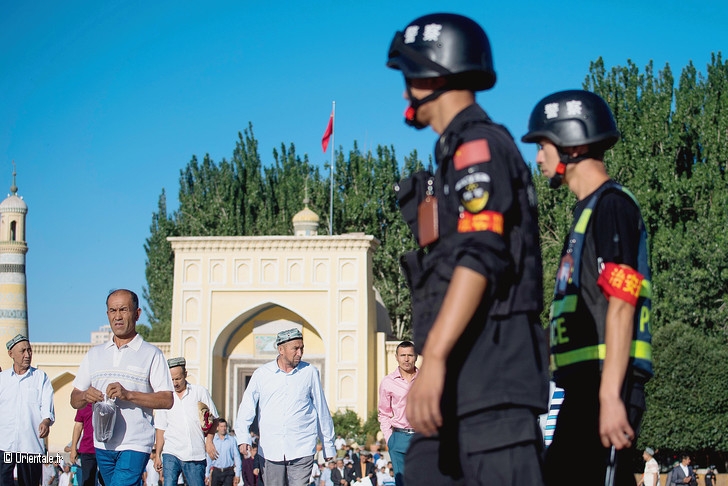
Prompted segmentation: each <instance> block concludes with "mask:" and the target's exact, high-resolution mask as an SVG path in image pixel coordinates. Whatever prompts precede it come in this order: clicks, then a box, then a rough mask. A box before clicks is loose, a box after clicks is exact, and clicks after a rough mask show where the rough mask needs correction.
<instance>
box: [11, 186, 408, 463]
mask: <svg viewBox="0 0 728 486" xmlns="http://www.w3.org/2000/svg"><path fill="white" fill-rule="evenodd" d="M13 186H14V184H13ZM13 196H14V197H16V198H17V197H18V196H17V195H15V194H13V195H12V196H9V198H10V197H13ZM9 198H8V199H9ZM8 199H6V200H5V201H4V202H3V203H1V204H0V213H2V214H0V218H2V219H0V263H2V262H3V261H4V260H3V258H4V257H5V258H6V259H7V258H10V260H13V262H15V260H18V256H17V248H18V247H23V248H24V251H23V252H22V256H23V265H24V257H25V251H27V245H26V244H25V241H24V236H23V238H21V239H20V240H18V236H19V235H18V233H17V231H16V233H15V234H14V237H15V238H16V241H14V242H13V241H10V238H11V237H12V236H13V235H11V234H10V232H9V231H8V232H5V230H4V228H5V226H3V224H5V222H6V212H5V211H4V210H3V206H4V205H6V202H7V201H8ZM304 202H306V201H304ZM12 203H13V205H12V208H16V209H17V207H19V205H18V204H17V201H15V200H14V199H13V200H12ZM6 206H8V207H10V206H11V205H10V204H8V205H6ZM14 210H15V209H14ZM17 213H18V211H16V212H15V213H11V214H10V215H9V216H8V218H16V230H17V228H18V227H19V219H22V228H23V235H24V225H25V214H26V213H27V206H25V212H22V214H20V215H18V214H17ZM20 216H22V217H20ZM293 226H294V234H293V235H291V236H261V237H175V238H170V239H169V240H170V243H171V245H172V249H173V251H174V255H175V266H174V294H173V311H172V326H171V336H170V342H168V343H155V344H156V345H157V346H158V347H159V348H160V349H161V350H162V351H163V352H164V354H165V356H166V357H167V358H172V357H177V356H184V357H185V359H186V360H187V369H188V380H189V381H190V382H191V383H198V384H202V385H204V386H206V387H207V388H208V389H209V390H210V392H211V394H212V397H213V400H214V402H215V404H216V406H217V409H218V411H219V413H220V415H221V416H224V417H225V418H226V419H227V420H228V422H230V423H234V421H235V415H236V412H237V408H238V405H239V404H240V401H241V399H242V395H243V391H244V390H245V386H246V385H247V383H248V380H249V379H250V377H251V375H252V373H253V371H254V370H255V369H256V368H258V367H259V366H261V365H262V364H264V363H266V362H268V361H270V360H272V359H275V357H276V355H277V350H276V348H275V345H274V341H275V335H276V334H277V333H278V331H281V330H284V329H290V328H294V327H295V328H298V329H300V330H301V331H302V333H303V337H304V346H305V349H304V360H305V361H307V362H309V363H311V364H312V365H314V366H316V368H318V370H319V372H320V374H321V380H322V384H323V388H324V392H325V394H326V399H327V402H328V405H329V408H330V410H331V412H332V413H334V412H336V411H344V410H347V409H348V410H353V411H355V412H356V413H357V414H358V415H359V416H360V417H361V418H362V419H363V420H364V419H366V417H367V416H368V414H369V413H370V412H371V411H372V410H376V407H377V399H378V385H379V382H380V381H381V380H382V378H383V377H384V376H385V375H386V374H387V373H389V372H391V371H392V370H393V369H394V368H396V366H397V364H396V360H395V359H394V350H395V347H396V345H397V344H398V341H392V340H391V324H390V322H389V319H388V317H387V313H386V310H385V309H384V305H383V303H382V302H381V298H379V296H378V294H377V291H376V289H375V288H374V285H373V273H372V255H373V253H374V252H375V251H376V250H377V247H378V245H379V242H378V240H377V239H376V238H374V237H373V236H370V235H365V234H363V233H353V234H344V235H333V236H322V235H318V234H317V228H318V216H317V215H316V214H315V213H314V212H313V211H311V210H310V209H309V208H308V207H307V205H306V207H305V208H304V210H303V211H301V212H300V213H298V214H297V215H296V216H295V217H294V220H293ZM6 233H7V234H6ZM18 241H20V242H21V243H18ZM9 250H16V252H15V253H13V252H11V251H9ZM8 254H10V255H11V257H7V256H6V255H8ZM12 255H15V256H12ZM14 265H18V263H17V262H16V263H14ZM7 268H11V269H13V270H16V271H17V270H18V267H5V266H3V267H2V268H1V269H0V270H2V271H1V272H0V292H1V291H6V292H10V291H12V292H15V294H16V295H15V296H14V297H13V299H14V301H15V302H20V300H22V301H23V303H24V302H25V275H24V267H23V277H22V282H20V283H17V282H16V281H19V280H20V279H19V278H18V276H17V275H15V276H13V275H11V276H10V277H9V276H8V275H6V272H5V270H7ZM11 277H12V278H11ZM8 280H11V281H13V282H16V283H14V284H13V285H15V287H7V285H9V284H6V281H8ZM11 283H12V282H11ZM21 284H22V285H21ZM3 286H5V287H3ZM21 287H22V289H21ZM8 289H9V290H8ZM19 289H21V290H19ZM132 290H135V289H132ZM17 294H22V298H21V297H18V295H17ZM4 299H5V294H3V295H2V299H0V334H3V335H8V334H12V335H10V336H9V337H7V338H6V339H5V341H7V340H8V339H10V338H11V337H12V336H14V335H15V334H16V333H17V332H19V331H18V329H20V327H22V326H21V325H18V324H17V322H15V321H12V322H11V321H7V317H8V316H11V317H12V316H17V315H18V314H17V313H16V314H13V313H12V312H5V313H4V314H3V312H4V309H5V308H4V307H3V303H4V302H6V301H5V300H4ZM18 305H19V304H18ZM5 307H8V305H5ZM22 310H25V307H23V308H22ZM3 315H5V316H6V319H5V320H2V319H3ZM25 315H27V313H26V314H25ZM6 321H7V322H6ZM6 324H7V325H6ZM21 324H22V323H21ZM24 330H25V331H26V332H30V335H29V337H30V339H31V344H32V347H33V366H36V367H38V368H40V369H42V370H43V371H45V372H46V374H48V376H49V378H50V379H51V381H52V384H53V388H54V392H55V398H54V405H55V412H56V422H55V424H54V425H53V426H52V427H51V432H50V434H49V437H48V450H49V452H50V453H55V452H59V451H62V450H63V448H64V447H65V446H66V445H67V444H68V443H69V442H70V440H71V436H72V429H73V423H74V416H75V410H73V409H72V408H71V406H70V404H69V401H70V394H71V390H72V389H73V379H74V378H75V374H76V370H77V369H78V366H79V364H80V362H81V360H82V359H83V357H84V356H85V354H86V353H87V352H88V350H89V349H90V348H91V347H92V346H93V345H94V344H92V343H90V342H89V343H43V342H34V341H33V332H32V331H33V330H32V324H31V325H30V328H29V329H28V324H27V318H26V320H25V328H24ZM97 334H98V333H97ZM102 335H103V333H102ZM95 339H96V340H97V339H98V336H96V337H95ZM102 339H103V337H102ZM5 341H3V342H5ZM0 366H1V367H2V368H3V369H6V367H7V366H10V360H9V357H8V356H7V354H6V353H2V358H1V359H0Z"/></svg>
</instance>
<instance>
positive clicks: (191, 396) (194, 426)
mask: <svg viewBox="0 0 728 486" xmlns="http://www.w3.org/2000/svg"><path fill="white" fill-rule="evenodd" d="M198 402H202V403H204V404H205V405H207V408H209V409H210V414H211V415H212V416H213V417H217V408H215V404H214V403H213V402H212V397H211V396H210V392H209V391H207V389H206V388H205V387H203V386H200V385H192V384H190V383H187V386H186V388H185V391H184V392H183V395H182V398H180V397H179V396H178V395H177V392H175V393H174V405H172V408H170V409H169V410H157V412H156V413H155V414H154V427H155V428H157V429H159V430H163V431H164V447H163V448H162V454H172V455H173V456H175V457H176V458H177V459H179V460H180V461H185V462H187V461H204V460H205V458H206V457H207V452H206V451H205V434H204V433H203V432H202V425H201V424H200V412H199V408H198V406H197V404H198ZM157 452H159V451H157Z"/></svg>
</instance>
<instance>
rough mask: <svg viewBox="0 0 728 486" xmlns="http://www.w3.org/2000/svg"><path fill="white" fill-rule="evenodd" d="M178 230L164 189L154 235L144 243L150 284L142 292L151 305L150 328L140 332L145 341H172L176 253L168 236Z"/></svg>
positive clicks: (173, 234)
mask: <svg viewBox="0 0 728 486" xmlns="http://www.w3.org/2000/svg"><path fill="white" fill-rule="evenodd" d="M176 230H177V229H176V225H175V222H174V220H173V219H172V218H170V217H169V215H168V214H167V195H166V194H165V192H164V190H162V194H161V195H160V196H159V203H158V206H157V212H156V213H154V214H153V215H152V225H151V227H150V228H149V232H150V235H149V238H147V241H146V243H145V244H144V250H145V251H146V253H147V261H146V268H145V274H146V277H147V285H146V286H145V287H144V288H143V289H142V296H143V297H144V299H145V300H146V301H147V304H148V305H149V307H148V308H146V309H145V313H146V315H147V318H148V320H149V327H146V326H145V327H144V328H141V327H140V332H141V333H142V335H143V336H144V339H147V340H149V341H154V342H163V341H169V333H170V330H171V325H172V287H173V284H174V282H173V279H174V254H173V253H172V247H171V245H170V244H169V242H168V241H167V237H168V236H175V235H176V234H177V233H176Z"/></svg>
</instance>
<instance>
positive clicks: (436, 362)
mask: <svg viewBox="0 0 728 486" xmlns="http://www.w3.org/2000/svg"><path fill="white" fill-rule="evenodd" d="M444 385H445V361H444V360H440V359H437V358H434V357H432V358H427V359H425V360H424V361H423V363H422V366H421V367H420V373H419V375H417V379H416V380H414V383H413V384H412V388H411V389H410V391H409V394H408V395H407V410H406V414H407V420H408V421H409V423H410V424H411V425H412V427H414V429H415V430H416V431H417V432H420V433H422V434H424V435H426V436H432V435H434V434H436V433H437V429H438V428H439V427H440V426H442V414H441V412H440V399H441V398H442V389H443V387H444Z"/></svg>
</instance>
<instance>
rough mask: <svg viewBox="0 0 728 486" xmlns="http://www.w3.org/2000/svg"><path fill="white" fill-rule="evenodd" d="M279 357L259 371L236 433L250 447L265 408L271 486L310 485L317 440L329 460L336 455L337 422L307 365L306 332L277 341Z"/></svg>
mask: <svg viewBox="0 0 728 486" xmlns="http://www.w3.org/2000/svg"><path fill="white" fill-rule="evenodd" d="M276 346H277V347H278V357H277V358H276V359H275V360H273V361H271V362H270V363H266V364H265V365H263V366H261V367H260V368H258V369H257V370H255V372H254V373H253V376H252V377H251V379H250V383H249V384H248V387H247V388H246V389H245V393H244V394H243V400H242V401H241V402H240V408H239V409H238V415H237V420H236V423H235V432H236V435H237V439H238V444H239V447H240V453H241V454H243V455H247V454H248V451H249V449H250V425H251V424H252V423H253V420H254V419H255V415H256V410H257V408H258V407H260V415H259V417H258V418H259V426H260V444H259V453H260V455H261V456H262V457H263V458H264V459H265V462H264V465H263V471H262V472H263V479H264V481H265V483H266V484H285V483H286V479H287V481H288V485H289V486H306V485H308V483H309V479H310V477H311V470H312V468H313V460H314V453H315V452H316V441H317V439H318V438H319V431H320V435H321V437H320V439H321V443H322V444H323V448H324V455H325V457H326V460H327V461H328V460H330V459H331V458H333V457H334V455H336V449H335V448H334V423H333V421H332V420H331V412H330V411H329V407H328V405H327V403H326V397H325V396H324V392H323V389H322V388H321V377H320V376H319V372H318V370H317V369H316V368H315V367H313V366H311V365H310V364H309V363H306V362H304V361H301V357H302V356H303V334H302V333H301V331H300V330H299V329H295V328H294V329H288V330H286V331H281V332H279V333H278V336H277V337H276Z"/></svg>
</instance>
